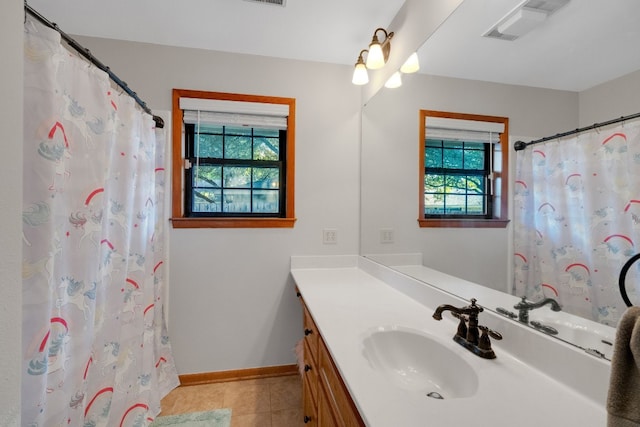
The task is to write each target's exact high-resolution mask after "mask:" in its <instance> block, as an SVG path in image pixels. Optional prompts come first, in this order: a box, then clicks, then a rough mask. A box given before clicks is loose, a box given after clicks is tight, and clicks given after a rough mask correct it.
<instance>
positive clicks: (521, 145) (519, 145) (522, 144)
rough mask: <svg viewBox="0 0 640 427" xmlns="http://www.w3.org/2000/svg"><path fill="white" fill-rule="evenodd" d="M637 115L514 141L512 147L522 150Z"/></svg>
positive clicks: (635, 115)
mask: <svg viewBox="0 0 640 427" xmlns="http://www.w3.org/2000/svg"><path fill="white" fill-rule="evenodd" d="M639 117H640V113H636V114H631V115H628V116H622V117H618V118H617V119H613V120H608V121H606V122H602V123H594V124H592V125H591V126H585V127H583V128H578V129H575V130H570V131H568V132H563V133H559V134H556V135H553V136H547V137H544V138H540V139H536V140H534V141H531V142H524V141H516V143H515V144H514V145H513V148H514V149H515V150H516V151H520V150H524V149H525V148H527V147H528V146H529V145H533V144H539V143H541V142H546V141H550V140H552V139H556V138H562V137H565V136H570V135H574V134H576V133H580V132H584V131H587V130H593V129H597V128H600V127H604V126H609V125H613V124H616V123H620V122H624V121H626V120H632V119H637V118H639Z"/></svg>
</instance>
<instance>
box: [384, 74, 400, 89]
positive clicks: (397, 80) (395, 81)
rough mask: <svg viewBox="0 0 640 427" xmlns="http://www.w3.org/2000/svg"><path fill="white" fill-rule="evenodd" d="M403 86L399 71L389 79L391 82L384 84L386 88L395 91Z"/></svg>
mask: <svg viewBox="0 0 640 427" xmlns="http://www.w3.org/2000/svg"><path fill="white" fill-rule="evenodd" d="M400 86H402V76H401V75H400V72H399V71H396V72H395V73H393V74H392V75H391V77H389V80H387V82H386V83H385V84H384V87H386V88H389V89H395V88H397V87H400Z"/></svg>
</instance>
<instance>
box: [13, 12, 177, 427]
mask: <svg viewBox="0 0 640 427" xmlns="http://www.w3.org/2000/svg"><path fill="white" fill-rule="evenodd" d="M24 49H25V50H24V61H25V62H24V142H23V144H24V168H23V171H24V172H23V173H24V177H23V181H24V188H23V249H22V250H23V328H22V329H23V335H22V336H23V338H22V344H23V357H24V359H23V372H22V404H21V406H22V425H39V426H49V425H51V426H53V425H56V426H58V425H65V426H88V425H91V426H118V425H147V424H148V423H149V422H150V420H152V419H153V418H154V417H155V416H156V415H157V414H158V413H159V411H160V399H161V398H162V397H163V396H164V395H165V394H166V393H168V392H169V391H170V390H171V389H172V388H174V387H176V386H177V385H178V378H177V373H176V370H175V366H174V362H173V357H172V354H171V347H170V344H169V341H168V337H167V330H166V323H165V317H164V316H165V314H164V310H163V296H164V293H163V288H164V286H165V277H164V270H165V268H164V262H165V254H164V247H163V246H164V238H163V233H164V230H163V228H164V225H163V223H164V221H163V212H162V206H163V203H162V202H163V200H164V134H163V133H162V131H161V130H159V129H157V130H156V129H155V125H154V122H153V119H152V118H151V116H149V115H148V114H146V113H142V112H141V111H140V109H139V108H138V107H137V105H135V101H134V100H133V99H132V98H130V97H129V96H128V95H126V94H122V93H120V92H119V91H117V90H114V89H113V88H112V87H111V85H110V81H109V78H108V76H107V75H106V73H104V72H102V71H100V70H98V69H97V68H95V67H93V66H92V65H90V64H88V63H87V62H86V61H84V60H82V59H81V58H79V57H78V56H77V55H75V54H74V53H71V52H70V51H68V50H67V49H66V48H64V47H63V46H62V45H61V44H60V36H59V34H58V33H57V32H55V31H53V30H51V29H48V28H45V27H44V26H41V25H40V24H38V23H35V22H32V21H31V19H29V18H28V19H27V20H26V22H25V33H24ZM156 134H157V135H158V138H156ZM7 161H10V160H7Z"/></svg>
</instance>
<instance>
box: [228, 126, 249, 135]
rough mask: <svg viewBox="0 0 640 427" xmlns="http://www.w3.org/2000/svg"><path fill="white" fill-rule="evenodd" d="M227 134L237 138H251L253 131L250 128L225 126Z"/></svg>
mask: <svg viewBox="0 0 640 427" xmlns="http://www.w3.org/2000/svg"><path fill="white" fill-rule="evenodd" d="M224 130H225V133H226V134H227V135H236V136H251V133H252V132H253V129H252V128H250V127H248V126H225V127H224Z"/></svg>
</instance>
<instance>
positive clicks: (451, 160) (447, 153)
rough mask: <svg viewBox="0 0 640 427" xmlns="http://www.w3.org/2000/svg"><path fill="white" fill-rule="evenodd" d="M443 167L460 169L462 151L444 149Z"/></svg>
mask: <svg viewBox="0 0 640 427" xmlns="http://www.w3.org/2000/svg"><path fill="white" fill-rule="evenodd" d="M443 166H444V167H445V168H450V169H462V150H454V149H445V150H444V160H443Z"/></svg>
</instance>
